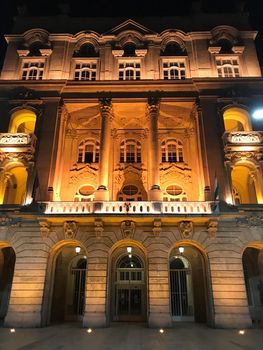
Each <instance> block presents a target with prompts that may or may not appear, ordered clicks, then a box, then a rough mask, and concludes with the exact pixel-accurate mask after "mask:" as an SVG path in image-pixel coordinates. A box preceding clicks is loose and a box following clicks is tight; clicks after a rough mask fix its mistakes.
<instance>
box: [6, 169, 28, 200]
mask: <svg viewBox="0 0 263 350" xmlns="http://www.w3.org/2000/svg"><path fill="white" fill-rule="evenodd" d="M26 183H27V171H26V169H25V167H23V166H14V167H13V168H11V169H9V170H8V171H6V172H5V183H4V184H3V190H2V193H1V195H0V203H1V204H23V203H24V201H25V192H26Z"/></svg>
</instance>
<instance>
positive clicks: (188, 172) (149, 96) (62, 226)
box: [0, 14, 263, 328]
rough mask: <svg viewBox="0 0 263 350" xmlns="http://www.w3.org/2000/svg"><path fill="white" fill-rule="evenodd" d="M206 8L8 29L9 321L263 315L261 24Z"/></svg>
mask: <svg viewBox="0 0 263 350" xmlns="http://www.w3.org/2000/svg"><path fill="white" fill-rule="evenodd" d="M196 16H200V18H199V20H197V19H198V17H196V18H195V20H193V21H192V24H191V25H190V24H189V23H190V22H189V18H167V20H166V21H165V22H163V20H160V21H158V20H157V19H143V18H142V19H141V20H139V21H138V22H135V21H133V20H127V21H125V22H123V23H120V22H118V21H117V20H116V19H115V23H114V24H113V22H114V20H113V19H108V20H107V21H104V20H102V21H100V20H98V19H96V21H95V20H94V19H86V20H83V21H82V20H81V19H78V20H76V19H74V18H71V19H70V18H67V19H66V18H64V17H63V18H60V19H59V18H57V19H56V18H49V19H48V18H38V19H37V22H34V21H35V19H32V18H23V19H21V18H18V19H17V21H16V24H15V28H14V34H10V35H7V36H6V39H7V42H8V48H7V53H6V59H5V62H4V65H3V69H2V73H1V80H0V94H1V95H0V96H1V99H0V106H1V108H0V110H1V129H0V132H1V134H0V204H1V205H0V214H1V217H0V248H1V250H0V272H1V274H0V276H2V277H1V280H0V293H1V298H0V300H1V301H0V320H1V322H2V323H3V324H4V325H5V326H20V327H29V326H30V327H32V326H33V327H39V326H46V325H48V324H50V323H52V322H64V321H68V320H70V321H72V320H75V321H81V322H82V324H83V325H84V326H90V327H103V326H108V325H109V324H110V323H111V322H114V321H140V322H142V321H143V322H146V323H147V324H148V325H149V326H151V327H168V326H172V325H173V323H175V322H182V321H183V322H184V321H189V322H204V323H206V324H207V325H208V326H211V327H234V328H235V327H250V326H251V325H252V324H254V325H262V322H263V213H262V204H263V183H262V157H263V153H262V152H263V150H262V149H263V142H262V138H263V136H262V135H263V134H262V133H263V131H262V130H263V129H262V126H263V122H262V121H259V120H253V118H252V112H253V109H255V108H256V107H258V106H260V103H262V98H263V95H262V91H263V90H262V87H263V81H262V78H261V72H260V68H259V64H258V60H257V55H256V51H255V46H254V39H255V36H256V33H255V32H252V31H251V30H249V28H248V27H247V25H246V18H245V15H243V14H240V15H239V16H237V15H235V17H233V16H232V17H231V16H230V17H229V19H228V17H227V16H226V15H222V16H220V15H216V16H214V15H211V16H210V15H201V14H198V15H196ZM210 17H211V18H210ZM239 17H240V18H239ZM65 21H67V25H66V26H65V23H66V22H65ZM184 21H185V22H184ZM216 21H219V22H218V23H216ZM220 21H221V22H220ZM64 22H65V23H64ZM35 23H37V26H38V27H39V28H41V27H43V28H49V27H50V29H49V30H47V29H45V30H44V29H39V28H36V24H35ZM63 23H64V27H63ZM111 23H112V26H111ZM163 23H165V24H163ZM184 23H185V24H184ZM195 23H202V25H200V28H198V26H196V25H195ZM221 23H229V25H221ZM80 26H82V30H81V31H80V30H79V27H80ZM103 27H105V28H103ZM155 27H156V28H155ZM32 28H33V29H32ZM34 28H36V29H34ZM110 28H112V29H110ZM170 28H176V29H170ZM84 29H85V30H84ZM69 31H71V33H72V34H69V33H68V32H69ZM63 33H64V34H63ZM179 248H180V250H179ZM181 248H184V249H181Z"/></svg>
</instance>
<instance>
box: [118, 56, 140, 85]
mask: <svg viewBox="0 0 263 350" xmlns="http://www.w3.org/2000/svg"><path fill="white" fill-rule="evenodd" d="M140 78H141V63H140V62H139V61H130V60H128V61H119V80H140Z"/></svg>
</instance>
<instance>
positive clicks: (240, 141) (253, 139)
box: [223, 131, 263, 146]
mask: <svg viewBox="0 0 263 350" xmlns="http://www.w3.org/2000/svg"><path fill="white" fill-rule="evenodd" d="M223 141H224V145H225V146H226V145H253V146H254V145H260V144H262V143H263V132H262V131H233V132H225V133H224V135H223Z"/></svg>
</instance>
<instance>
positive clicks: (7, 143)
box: [0, 133, 37, 154]
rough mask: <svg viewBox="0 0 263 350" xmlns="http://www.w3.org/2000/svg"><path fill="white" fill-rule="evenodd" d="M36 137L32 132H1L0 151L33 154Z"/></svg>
mask: <svg viewBox="0 0 263 350" xmlns="http://www.w3.org/2000/svg"><path fill="white" fill-rule="evenodd" d="M36 141H37V138H36V136H35V135H34V134H25V133H15V134H11V133H1V134H0V153H12V152H14V153H30V154H34V153H35V149H36Z"/></svg>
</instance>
